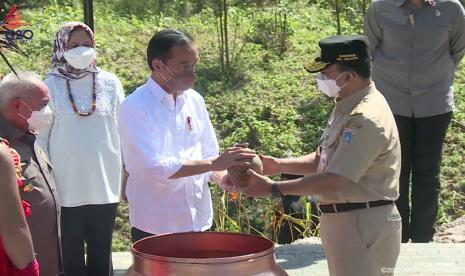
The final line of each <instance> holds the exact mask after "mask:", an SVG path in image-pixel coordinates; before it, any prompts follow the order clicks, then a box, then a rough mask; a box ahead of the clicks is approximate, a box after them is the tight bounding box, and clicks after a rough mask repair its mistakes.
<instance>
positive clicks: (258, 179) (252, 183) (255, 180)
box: [239, 169, 273, 197]
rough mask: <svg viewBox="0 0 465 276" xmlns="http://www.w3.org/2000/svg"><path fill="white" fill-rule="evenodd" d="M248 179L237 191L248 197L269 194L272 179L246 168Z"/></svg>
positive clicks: (266, 195)
mask: <svg viewBox="0 0 465 276" xmlns="http://www.w3.org/2000/svg"><path fill="white" fill-rule="evenodd" d="M247 175H248V179H247V182H244V185H243V186H241V187H239V191H240V192H242V193H244V194H245V195H246V196H250V197H268V196H270V195H271V186H272V184H273V181H272V180H271V179H269V178H268V177H266V176H263V175H260V174H258V173H256V172H255V171H254V170H252V169H248V170H247Z"/></svg>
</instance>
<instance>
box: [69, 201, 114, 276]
mask: <svg viewBox="0 0 465 276" xmlns="http://www.w3.org/2000/svg"><path fill="white" fill-rule="evenodd" d="M117 207H118V204H117V203H113V204H101V205H84V206H79V207H62V208H61V210H62V213H61V230H62V233H61V238H62V246H63V266H64V274H63V275H65V276H83V275H88V276H107V275H113V264H112V260H111V243H112V236H113V227H114V225H115V216H116V208H117ZM84 244H85V246H84ZM84 248H85V249H86V252H87V260H85V257H84V250H85V249H84Z"/></svg>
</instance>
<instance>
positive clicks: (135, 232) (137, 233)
mask: <svg viewBox="0 0 465 276" xmlns="http://www.w3.org/2000/svg"><path fill="white" fill-rule="evenodd" d="M151 236H155V234H150V233H147V232H144V231H142V230H140V229H138V228H136V227H131V241H132V243H135V242H136V241H138V240H142V239H144V238H148V237H151Z"/></svg>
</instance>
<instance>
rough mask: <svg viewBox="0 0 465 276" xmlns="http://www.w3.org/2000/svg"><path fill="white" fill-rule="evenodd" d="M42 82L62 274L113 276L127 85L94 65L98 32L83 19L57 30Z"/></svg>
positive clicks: (44, 133)
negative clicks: (120, 126) (120, 127)
mask: <svg viewBox="0 0 465 276" xmlns="http://www.w3.org/2000/svg"><path fill="white" fill-rule="evenodd" d="M44 82H45V84H46V85H47V86H48V89H49V92H50V97H51V100H50V103H49V105H50V108H51V109H52V110H53V114H54V115H53V121H52V123H51V125H50V126H49V128H48V129H47V130H46V131H42V133H41V135H42V137H41V140H42V141H43V142H44V146H45V147H46V148H47V149H48V154H49V156H50V159H51V161H52V164H53V166H54V169H53V172H54V173H53V174H54V178H55V181H56V184H57V189H58V192H59V195H60V200H61V205H62V209H61V211H62V214H61V219H62V221H61V233H62V237H61V240H62V247H63V266H64V272H65V275H67V276H68V275H80V276H82V275H113V268H112V262H111V244H112V232H113V226H114V222H115V215H116V208H117V204H118V201H119V198H120V191H121V188H120V187H121V182H122V161H121V160H122V159H121V150H120V140H119V136H118V131H117V125H116V114H117V112H118V109H119V106H120V103H121V102H122V101H123V99H124V91H123V87H122V85H121V82H120V81H119V80H118V78H117V77H116V76H115V75H114V74H112V73H109V72H106V71H104V70H102V69H100V68H98V67H97V66H96V50H95V40H94V35H93V33H92V30H91V29H90V28H89V27H88V26H87V25H85V24H83V23H79V22H70V23H66V24H65V25H64V26H63V27H61V29H60V30H59V31H58V32H57V35H56V38H55V43H54V47H53V57H52V66H51V69H50V71H49V73H48V75H47V78H46V79H45V81H44ZM84 244H85V246H84ZM84 248H85V249H86V252H84ZM85 253H86V254H87V259H85Z"/></svg>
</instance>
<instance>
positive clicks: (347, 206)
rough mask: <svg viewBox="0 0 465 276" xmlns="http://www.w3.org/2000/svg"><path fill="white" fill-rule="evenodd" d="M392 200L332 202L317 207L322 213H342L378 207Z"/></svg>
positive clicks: (391, 202) (390, 202)
mask: <svg viewBox="0 0 465 276" xmlns="http://www.w3.org/2000/svg"><path fill="white" fill-rule="evenodd" d="M393 203H394V201H390V200H378V201H370V202H363V203H334V204H327V205H319V206H318V209H320V212H322V213H342V212H347V211H353V210H358V209H365V208H373V207H379V206H384V205H389V204H393Z"/></svg>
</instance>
